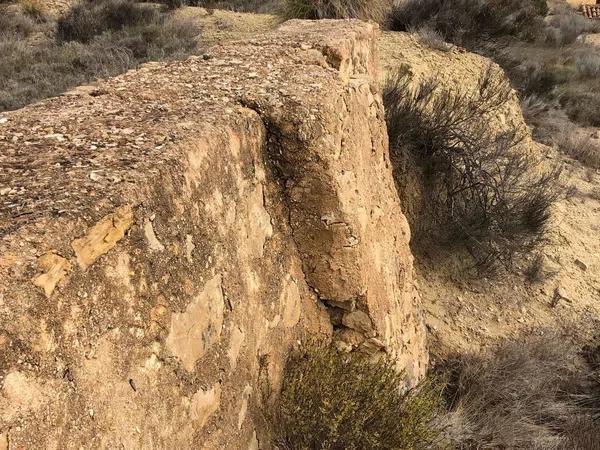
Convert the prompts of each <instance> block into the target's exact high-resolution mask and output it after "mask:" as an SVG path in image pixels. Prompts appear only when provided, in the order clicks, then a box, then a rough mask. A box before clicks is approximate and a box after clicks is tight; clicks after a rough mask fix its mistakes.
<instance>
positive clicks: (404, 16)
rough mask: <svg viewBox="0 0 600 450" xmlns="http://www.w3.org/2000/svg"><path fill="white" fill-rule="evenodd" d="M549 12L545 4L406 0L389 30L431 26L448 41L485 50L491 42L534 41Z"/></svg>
mask: <svg viewBox="0 0 600 450" xmlns="http://www.w3.org/2000/svg"><path fill="white" fill-rule="evenodd" d="M546 12H547V6H546V2H545V1H544V0H525V1H524V0H484V1H480V0H406V1H403V2H400V3H399V4H398V5H396V6H395V7H394V9H393V11H392V13H391V14H390V18H389V27H390V28H391V29H392V30H395V31H408V30H410V29H418V28H421V27H424V26H427V27H429V28H431V29H433V30H437V31H438V32H439V33H440V34H441V35H442V36H443V37H444V39H445V40H447V41H449V42H452V43H455V44H458V45H462V46H467V47H470V46H474V45H477V46H482V45H484V44H485V43H486V42H487V41H489V40H490V39H496V38H499V37H503V36H518V37H521V38H524V39H533V38H534V37H535V36H536V35H537V34H538V33H539V31H540V30H541V29H542V26H543V20H542V18H543V16H544V15H545V14H546Z"/></svg>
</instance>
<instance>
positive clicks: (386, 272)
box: [0, 21, 427, 449]
mask: <svg viewBox="0 0 600 450" xmlns="http://www.w3.org/2000/svg"><path fill="white" fill-rule="evenodd" d="M377 33H378V29H377V26H376V25H373V24H366V23H362V22H358V21H339V22H338V21H320V22H302V21H291V22H288V23H286V24H284V25H283V26H282V27H281V28H280V29H279V30H278V31H277V32H274V33H273V34H270V35H267V36H264V37H260V38H256V39H255V40H253V41H252V42H249V43H238V44H235V45H227V46H220V47H215V48H213V49H212V50H211V51H210V54H209V55H208V57H207V58H190V59H189V60H187V61H183V62H177V63H161V64H158V63H154V64H148V65H145V66H144V67H142V68H141V69H140V70H138V71H132V72H129V73H127V74H125V75H123V76H120V77H116V78H114V79H111V80H108V81H106V82H103V83H102V84H101V86H99V87H98V88H96V90H95V91H94V92H101V93H102V95H94V96H92V95H90V90H89V89H77V90H75V91H73V92H71V93H69V94H68V95H65V96H62V97H59V98H55V99H49V100H46V101H44V102H41V103H39V104H36V105H32V106H31V107H28V108H25V109H23V110H20V111H15V112H13V113H9V114H7V119H8V121H7V122H6V123H5V124H3V125H1V126H0V127H1V128H0V146H1V149H2V150H1V152H0V164H1V165H2V167H3V169H6V170H3V171H2V172H0V185H2V186H4V185H5V184H6V185H9V186H10V187H11V190H10V191H9V194H8V195H7V196H4V197H3V198H0V230H3V231H4V235H3V236H2V237H1V239H0V278H2V279H3V280H8V283H5V284H4V285H3V286H0V350H1V352H0V377H2V378H0V382H1V383H2V390H1V391H0V444H1V443H3V440H6V441H7V442H10V445H11V448H12V447H19V446H23V447H26V448H79V447H81V446H84V447H98V448H112V447H115V446H125V447H127V448H172V447H173V446H177V447H180V448H191V447H199V446H203V447H202V448H231V449H237V448H240V449H242V448H243V449H246V448H248V446H249V445H250V446H255V447H256V446H257V445H258V443H260V448H268V442H269V429H268V427H267V426H265V425H264V420H263V419H262V418H261V413H260V411H261V410H262V409H264V408H268V407H269V406H270V405H271V404H272V402H273V401H275V399H276V396H277V392H278V389H279V386H280V383H281V376H282V370H283V365H284V363H285V358H286V356H287V354H288V353H289V349H290V348H291V347H293V346H294V345H295V344H296V343H297V342H298V341H300V340H303V339H306V338H309V337H314V336H321V337H324V338H332V339H333V340H334V342H335V343H336V345H337V346H338V348H340V350H342V351H364V352H367V353H369V354H373V355H377V354H379V353H380V352H386V353H387V354H389V355H390V356H391V357H392V358H393V359H395V360H396V361H397V365H398V369H399V370H405V372H406V374H407V382H408V383H409V384H413V383H415V382H416V381H417V380H418V379H419V378H420V377H421V376H422V375H423V373H424V371H425V369H426V365H427V352H426V348H425V332H424V329H423V321H422V317H421V313H420V303H419V298H418V293H417V290H416V285H415V281H414V277H413V268H412V256H411V254H410V250H409V247H408V241H409V238H410V232H409V229H408V225H407V223H406V220H405V218H404V216H403V215H402V212H401V208H400V205H399V201H398V196H397V194H396V192H395V188H394V183H393V179H392V174H391V167H390V162H389V155H388V149H387V135H386V129H385V121H384V117H383V105H382V101H381V96H380V93H379V91H378V88H377V76H378V74H377V71H378V56H377Z"/></svg>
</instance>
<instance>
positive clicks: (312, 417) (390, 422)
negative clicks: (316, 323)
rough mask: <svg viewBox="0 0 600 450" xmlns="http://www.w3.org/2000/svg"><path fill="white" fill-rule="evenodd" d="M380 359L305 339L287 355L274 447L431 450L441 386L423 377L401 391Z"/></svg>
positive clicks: (391, 369)
mask: <svg viewBox="0 0 600 450" xmlns="http://www.w3.org/2000/svg"><path fill="white" fill-rule="evenodd" d="M404 386H405V383H404V377H403V376H402V374H400V373H398V372H396V370H395V369H394V367H393V365H392V363H391V362H390V361H387V360H385V359H381V360H379V361H377V362H373V361H371V360H369V358H368V357H366V356H364V355H360V354H340V353H338V352H337V351H336V350H335V349H333V348H332V347H330V346H328V345H325V344H310V345H308V346H307V347H305V348H303V349H302V350H300V351H298V352H296V353H294V354H293V355H292V356H291V358H290V359H289V361H288V363H287V365H286V369H285V377H284V381H283V388H282V392H281V399H280V401H279V404H278V408H277V415H276V430H277V434H278V442H277V445H278V446H280V448H286V449H294V450H296V449H297V450H300V449H310V450H313V449H314V450H321V449H323V450H342V449H343V450H363V449H372V450H377V449H405V450H418V449H428V448H433V447H432V446H433V445H435V444H436V443H437V442H439V440H440V437H441V434H440V433H441V431H440V430H439V429H438V428H437V425H436V415H437V413H438V412H439V406H440V405H441V403H440V400H441V395H440V393H441V390H440V388H439V387H438V386H437V385H436V384H435V383H434V382H431V381H428V382H424V383H423V384H421V385H420V386H419V387H417V388H414V389H412V390H408V391H406V389H405V387H404Z"/></svg>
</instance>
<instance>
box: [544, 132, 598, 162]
mask: <svg viewBox="0 0 600 450" xmlns="http://www.w3.org/2000/svg"><path fill="white" fill-rule="evenodd" d="M555 142H556V145H558V148H559V149H560V150H561V151H562V152H563V153H565V154H567V155H569V156H571V157H572V158H574V159H577V160H578V161H581V162H582V163H583V164H585V165H586V166H588V167H592V168H595V169H600V141H598V140H596V139H592V138H591V137H590V136H588V135H586V134H583V133H580V132H577V131H574V130H572V129H566V128H565V129H562V130H561V132H559V133H556V136H555Z"/></svg>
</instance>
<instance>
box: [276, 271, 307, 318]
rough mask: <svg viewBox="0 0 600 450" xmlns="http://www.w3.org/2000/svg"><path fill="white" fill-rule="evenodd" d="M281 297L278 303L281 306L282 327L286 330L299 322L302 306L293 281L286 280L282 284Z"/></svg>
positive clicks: (290, 279)
mask: <svg viewBox="0 0 600 450" xmlns="http://www.w3.org/2000/svg"><path fill="white" fill-rule="evenodd" d="M281 296H282V298H281V300H280V303H281V304H282V305H283V314H282V319H283V326H285V327H286V328H291V327H293V326H296V324H298V322H299V321H300V315H301V313H302V310H301V308H302V305H301V300H300V290H299V289H298V284H297V283H296V281H295V280H294V279H292V278H288V280H287V282H286V283H285V284H284V289H283V291H282V292H281Z"/></svg>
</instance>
